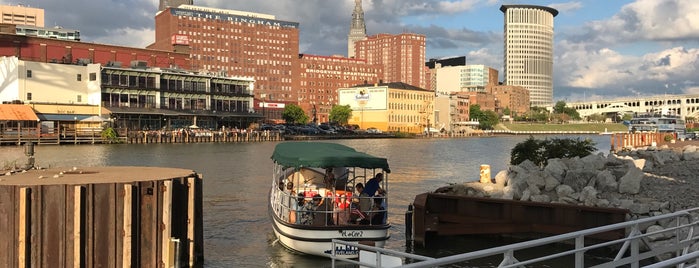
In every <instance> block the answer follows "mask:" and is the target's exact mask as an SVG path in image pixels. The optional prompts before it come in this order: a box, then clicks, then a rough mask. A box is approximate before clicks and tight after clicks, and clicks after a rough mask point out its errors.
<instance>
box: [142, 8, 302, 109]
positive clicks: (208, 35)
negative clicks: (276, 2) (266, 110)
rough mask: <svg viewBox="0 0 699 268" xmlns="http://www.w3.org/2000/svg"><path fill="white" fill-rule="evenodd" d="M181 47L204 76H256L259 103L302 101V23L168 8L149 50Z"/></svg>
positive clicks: (248, 14) (221, 11)
mask: <svg viewBox="0 0 699 268" xmlns="http://www.w3.org/2000/svg"><path fill="white" fill-rule="evenodd" d="M177 46H188V47H189V50H190V53H189V54H190V58H191V63H192V69H193V70H198V71H199V72H200V73H219V74H225V75H232V76H241V77H253V78H254V79H255V98H256V100H257V101H258V102H261V101H262V100H263V99H265V100H273V101H278V102H293V103H295V102H296V101H297V100H298V96H297V94H296V91H297V90H296V89H297V88H298V79H295V77H296V76H298V74H299V71H298V54H299V53H298V52H299V23H298V22H289V21H283V20H277V19H276V18H275V16H273V15H267V14H260V13H252V12H243V11H236V10H227V9H217V8H208V7H199V6H191V5H181V6H179V7H177V8H173V7H170V8H167V9H165V10H164V11H162V12H159V13H158V14H157V15H156V17H155V43H153V44H151V45H150V46H148V48H152V49H159V50H169V51H175V50H173V49H175V48H176V47H177ZM263 97H264V98H263ZM260 110H261V109H260ZM272 119H277V118H272Z"/></svg>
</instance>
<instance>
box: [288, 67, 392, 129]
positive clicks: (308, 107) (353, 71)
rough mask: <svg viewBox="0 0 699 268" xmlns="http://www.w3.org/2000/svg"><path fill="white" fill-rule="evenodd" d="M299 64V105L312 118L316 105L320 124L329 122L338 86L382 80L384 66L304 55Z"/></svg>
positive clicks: (336, 101) (335, 102)
mask: <svg viewBox="0 0 699 268" xmlns="http://www.w3.org/2000/svg"><path fill="white" fill-rule="evenodd" d="M299 64H300V72H299V76H298V78H297V79H299V84H300V85H299V88H298V96H299V97H298V104H299V106H301V108H302V109H303V110H304V111H305V112H306V114H308V115H310V116H311V119H312V117H313V108H314V107H315V111H316V119H317V120H316V122H317V123H322V122H328V121H329V119H328V116H329V114H330V110H331V109H332V106H333V105H336V104H337V103H338V100H337V98H338V92H337V90H338V88H347V87H351V86H354V85H359V84H364V83H378V82H379V81H380V80H381V79H382V67H381V66H380V65H377V64H373V65H372V64H368V63H367V62H366V60H359V59H351V58H346V57H341V56H318V55H308V54H300V55H299Z"/></svg>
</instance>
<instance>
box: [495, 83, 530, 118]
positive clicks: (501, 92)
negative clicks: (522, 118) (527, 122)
mask: <svg viewBox="0 0 699 268" xmlns="http://www.w3.org/2000/svg"><path fill="white" fill-rule="evenodd" d="M486 89H487V91H488V92H490V93H491V94H493V95H494V96H495V99H496V104H495V106H496V107H497V108H496V109H497V110H496V112H497V113H498V114H504V111H505V108H507V109H509V110H510V114H509V115H510V116H511V117H512V118H514V117H515V116H519V115H522V114H524V113H526V112H528V111H529V90H527V89H526V88H524V87H521V86H509V85H497V86H487V87H486Z"/></svg>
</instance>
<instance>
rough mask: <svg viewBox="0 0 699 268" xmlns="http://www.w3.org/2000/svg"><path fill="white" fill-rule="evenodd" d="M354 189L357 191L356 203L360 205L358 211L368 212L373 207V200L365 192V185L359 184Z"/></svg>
mask: <svg viewBox="0 0 699 268" xmlns="http://www.w3.org/2000/svg"><path fill="white" fill-rule="evenodd" d="M354 189H355V190H356V191H357V195H356V196H357V198H356V200H355V201H356V202H357V203H358V204H359V207H358V208H357V209H359V210H362V211H364V210H368V209H369V208H370V207H371V198H370V197H369V196H368V195H367V194H366V193H365V192H364V184H362V183H361V182H360V183H357V184H356V185H355V186H354Z"/></svg>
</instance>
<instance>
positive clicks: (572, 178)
mask: <svg viewBox="0 0 699 268" xmlns="http://www.w3.org/2000/svg"><path fill="white" fill-rule="evenodd" d="M597 172H598V171H597V170H587V169H584V170H583V169H579V170H568V172H566V176H565V178H563V181H562V182H561V183H562V184H565V185H568V186H570V187H571V188H573V189H574V190H575V191H576V192H579V191H581V190H582V188H583V187H585V186H587V185H588V183H589V182H590V179H592V178H594V177H596V176H597Z"/></svg>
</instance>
